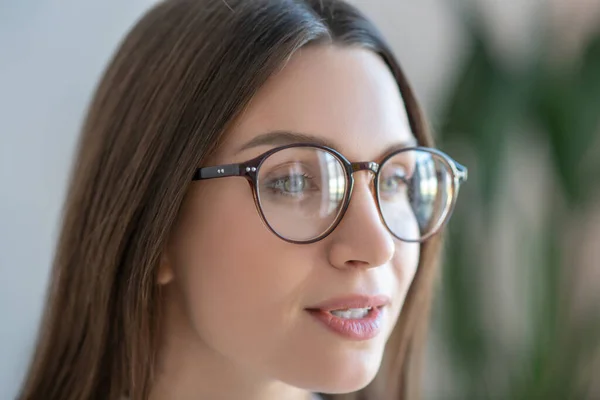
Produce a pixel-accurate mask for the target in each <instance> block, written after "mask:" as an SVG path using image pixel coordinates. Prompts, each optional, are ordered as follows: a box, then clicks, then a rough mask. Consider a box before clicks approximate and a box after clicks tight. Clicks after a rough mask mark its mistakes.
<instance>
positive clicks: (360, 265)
mask: <svg viewBox="0 0 600 400" xmlns="http://www.w3.org/2000/svg"><path fill="white" fill-rule="evenodd" d="M346 265H347V266H348V267H351V268H369V266H370V264H369V263H368V262H366V261H360V260H348V261H346Z"/></svg>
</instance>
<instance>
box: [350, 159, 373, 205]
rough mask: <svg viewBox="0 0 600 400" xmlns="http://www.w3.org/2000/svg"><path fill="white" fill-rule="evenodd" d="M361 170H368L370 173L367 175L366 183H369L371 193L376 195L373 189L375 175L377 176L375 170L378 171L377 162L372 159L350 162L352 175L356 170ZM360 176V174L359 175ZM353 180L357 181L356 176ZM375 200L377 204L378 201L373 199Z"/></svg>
mask: <svg viewBox="0 0 600 400" xmlns="http://www.w3.org/2000/svg"><path fill="white" fill-rule="evenodd" d="M361 171H366V172H367V173H368V172H370V174H369V175H368V178H367V179H368V180H369V181H368V182H367V184H368V185H369V189H370V191H371V194H373V197H376V195H377V193H376V191H375V184H376V182H375V177H376V176H377V171H379V164H377V163H376V162H374V161H361V162H355V163H352V175H353V176H354V174H355V173H356V172H361ZM359 176H360V175H359ZM354 180H355V181H359V180H357V179H356V178H354ZM375 202H376V203H377V204H379V203H378V201H377V199H375Z"/></svg>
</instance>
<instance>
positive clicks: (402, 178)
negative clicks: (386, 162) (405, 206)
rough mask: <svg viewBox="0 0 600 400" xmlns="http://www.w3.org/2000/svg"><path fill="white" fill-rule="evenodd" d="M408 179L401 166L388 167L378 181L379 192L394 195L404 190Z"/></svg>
mask: <svg viewBox="0 0 600 400" xmlns="http://www.w3.org/2000/svg"><path fill="white" fill-rule="evenodd" d="M409 180H410V177H409V176H408V174H407V173H406V169H405V168H404V167H402V166H390V167H389V168H387V169H386V171H385V173H384V174H383V175H382V176H381V178H380V180H379V191H380V192H381V193H385V194H395V193H399V192H401V191H403V190H405V189H406V187H407V186H408V183H409Z"/></svg>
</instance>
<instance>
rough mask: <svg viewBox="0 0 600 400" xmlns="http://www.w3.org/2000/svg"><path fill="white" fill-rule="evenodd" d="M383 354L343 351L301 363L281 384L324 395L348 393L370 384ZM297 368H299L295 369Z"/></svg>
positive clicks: (289, 372)
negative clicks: (284, 383)
mask: <svg viewBox="0 0 600 400" xmlns="http://www.w3.org/2000/svg"><path fill="white" fill-rule="evenodd" d="M382 356H383V354H382V352H378V351H375V352H374V351H367V352H365V351H356V350H355V349H353V350H349V349H346V351H345V352H344V353H343V354H340V353H339V352H338V353H337V354H324V353H321V354H319V355H317V356H316V357H315V361H314V362H312V363H311V362H309V363H306V362H305V361H306V360H304V362H302V364H303V365H302V366H301V368H298V369H296V368H292V370H291V371H287V372H288V373H287V374H285V375H286V376H280V378H281V380H282V381H284V382H286V383H288V384H290V385H292V386H295V387H300V388H303V389H306V390H309V391H312V392H318V393H327V394H343V393H352V392H356V391H358V390H361V389H363V388H364V387H365V386H367V385H368V384H369V383H371V382H372V381H373V379H374V378H375V376H376V375H377V372H378V371H379V367H380V365H381V358H382ZM298 367H300V366H298ZM280 372H283V371H281V370H280Z"/></svg>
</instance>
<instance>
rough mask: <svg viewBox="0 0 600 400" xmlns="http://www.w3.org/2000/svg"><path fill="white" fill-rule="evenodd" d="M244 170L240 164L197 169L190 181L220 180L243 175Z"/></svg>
mask: <svg viewBox="0 0 600 400" xmlns="http://www.w3.org/2000/svg"><path fill="white" fill-rule="evenodd" d="M245 172H246V171H245V170H244V169H243V168H242V165H241V164H227V165H217V166H215V167H204V168H198V169H197V170H196V173H195V174H194V177H193V178H192V180H194V181H198V180H202V179H213V178H222V177H224V176H241V175H245Z"/></svg>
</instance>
